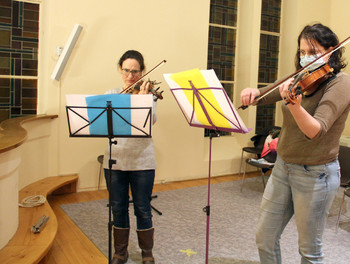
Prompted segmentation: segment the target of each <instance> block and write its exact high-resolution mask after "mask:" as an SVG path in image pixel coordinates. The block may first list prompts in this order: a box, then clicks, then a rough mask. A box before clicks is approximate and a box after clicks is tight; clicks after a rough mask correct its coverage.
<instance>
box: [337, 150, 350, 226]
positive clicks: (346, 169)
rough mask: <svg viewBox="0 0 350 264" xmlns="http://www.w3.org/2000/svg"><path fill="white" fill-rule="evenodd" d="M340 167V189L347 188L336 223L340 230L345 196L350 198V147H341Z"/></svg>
mask: <svg viewBox="0 0 350 264" xmlns="http://www.w3.org/2000/svg"><path fill="white" fill-rule="evenodd" d="M338 159H339V165H340V187H341V188H345V189H344V192H343V198H342V201H341V203H340V208H339V213H338V219H337V223H336V229H337V230H338V227H339V223H340V216H341V213H342V210H343V205H344V200H345V196H348V197H350V147H346V146H340V147H339V156H338Z"/></svg>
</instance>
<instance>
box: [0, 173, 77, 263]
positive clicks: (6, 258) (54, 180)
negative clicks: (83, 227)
mask: <svg viewBox="0 0 350 264" xmlns="http://www.w3.org/2000/svg"><path fill="white" fill-rule="evenodd" d="M77 181H78V176H77V175H67V176H57V177H47V178H45V179H42V180H39V181H36V182H34V183H32V184H30V185H28V186H26V187H24V188H23V189H22V190H20V192H19V202H21V201H22V200H23V199H24V198H26V197H28V196H32V195H43V196H44V197H47V196H48V195H49V194H63V193H72V192H76V184H77ZM43 215H46V216H47V217H50V219H49V221H48V222H47V223H46V226H45V227H44V229H43V230H42V231H41V232H40V233H37V234H34V233H33V232H32V231H31V228H32V226H33V225H35V224H36V223H37V222H38V220H39V219H40V218H41V217H42V216H43ZM57 228H58V225H57V219H56V216H55V214H54V212H53V210H52V209H51V207H50V205H49V203H48V202H47V201H45V203H44V204H42V205H40V206H36V207H29V208H28V207H25V208H24V207H19V225H18V229H17V232H16V233H15V235H14V236H13V238H12V239H11V240H10V241H9V243H8V244H7V245H6V246H5V247H4V248H2V249H1V250H0V263H2V264H5V263H8V264H10V263H16V264H21V263H26V264H29V263H30V264H31V263H35V264H36V263H45V256H46V254H47V252H48V251H49V250H50V248H51V246H52V243H53V241H54V239H55V236H56V233H57Z"/></svg>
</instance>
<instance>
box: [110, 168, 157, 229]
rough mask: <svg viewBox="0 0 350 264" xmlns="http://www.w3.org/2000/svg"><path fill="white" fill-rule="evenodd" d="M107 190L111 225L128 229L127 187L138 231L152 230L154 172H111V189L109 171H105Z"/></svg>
mask: <svg viewBox="0 0 350 264" xmlns="http://www.w3.org/2000/svg"><path fill="white" fill-rule="evenodd" d="M104 171H105V178H106V183H107V189H108V191H109V192H110V199H111V206H112V213H113V225H114V226H115V227H119V228H129V227H130V220H129V186H130V189H131V195H132V200H133V203H134V214H135V216H136V225H137V229H138V230H143V229H149V228H152V226H153V224H152V212H151V199H152V198H151V196H152V190H153V183H154V176H155V171H154V170H144V171H120V170H112V171H111V173H112V188H110V186H109V170H108V169H105V170H104Z"/></svg>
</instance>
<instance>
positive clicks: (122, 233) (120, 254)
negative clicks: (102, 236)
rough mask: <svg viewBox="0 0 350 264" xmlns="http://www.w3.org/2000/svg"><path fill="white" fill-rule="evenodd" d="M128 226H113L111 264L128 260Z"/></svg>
mask: <svg viewBox="0 0 350 264" xmlns="http://www.w3.org/2000/svg"><path fill="white" fill-rule="evenodd" d="M129 233H130V228H118V227H114V226H113V237H114V250H115V252H114V255H113V259H112V264H124V263H126V262H127V261H128V257H129V255H128V244H129Z"/></svg>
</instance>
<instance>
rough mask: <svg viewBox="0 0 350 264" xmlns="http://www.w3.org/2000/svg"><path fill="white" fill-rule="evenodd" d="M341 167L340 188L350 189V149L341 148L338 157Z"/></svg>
mask: <svg viewBox="0 0 350 264" xmlns="http://www.w3.org/2000/svg"><path fill="white" fill-rule="evenodd" d="M338 160H339V165H340V176H341V177H340V186H341V187H344V188H345V187H350V147H347V146H340V147H339V155H338Z"/></svg>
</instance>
